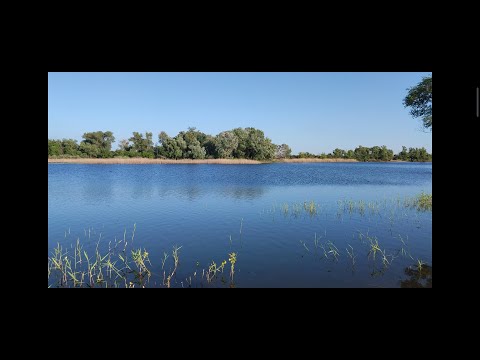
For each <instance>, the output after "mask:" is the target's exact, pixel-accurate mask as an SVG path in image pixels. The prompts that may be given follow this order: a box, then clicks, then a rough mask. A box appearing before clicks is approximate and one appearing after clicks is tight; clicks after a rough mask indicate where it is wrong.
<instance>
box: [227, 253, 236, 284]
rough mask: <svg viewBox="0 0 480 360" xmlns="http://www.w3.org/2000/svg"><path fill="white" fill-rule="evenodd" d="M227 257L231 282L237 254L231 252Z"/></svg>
mask: <svg viewBox="0 0 480 360" xmlns="http://www.w3.org/2000/svg"><path fill="white" fill-rule="evenodd" d="M228 256H229V258H228V261H229V262H230V278H231V279H232V282H233V275H234V274H235V263H236V262H237V253H234V252H232V253H230V254H228Z"/></svg>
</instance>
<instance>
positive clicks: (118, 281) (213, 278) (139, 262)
mask: <svg viewBox="0 0 480 360" xmlns="http://www.w3.org/2000/svg"><path fill="white" fill-rule="evenodd" d="M388 209H390V210H392V209H393V210H395V209H400V210H402V209H403V210H402V211H401V212H400V214H401V216H402V217H405V211H406V210H410V211H413V212H414V213H415V212H416V211H419V212H425V211H432V194H427V193H423V192H422V193H421V194H419V195H417V196H413V197H405V198H403V199H401V198H397V199H391V200H382V201H369V202H367V201H364V200H357V201H355V200H340V201H338V213H337V215H342V214H344V213H347V214H350V215H353V214H359V215H360V216H362V217H363V216H368V215H370V216H374V215H380V214H381V215H380V216H381V217H382V216H383V214H385V213H386V214H387V216H388V213H389V212H388V211H386V212H385V210H388ZM275 210H276V206H274V207H273V209H272V212H275ZM279 210H280V212H281V214H283V215H284V216H285V217H289V216H292V217H293V218H298V217H299V216H301V215H304V216H305V217H306V218H307V219H308V218H310V219H311V220H314V219H315V218H317V217H319V215H321V214H322V206H321V204H320V203H317V202H315V201H313V200H309V201H307V200H306V201H303V202H297V203H286V202H285V203H283V204H281V205H280V206H279ZM380 211H382V213H380ZM325 215H327V214H325ZM342 216H343V215H342ZM386 220H388V219H386ZM390 221H391V220H390ZM135 231H136V225H134V227H133V231H132V233H131V235H130V236H127V231H126V230H125V231H124V233H123V238H122V239H120V240H117V239H115V240H114V241H109V242H108V243H107V242H106V241H105V240H102V235H101V233H100V236H99V239H98V241H97V242H96V243H93V246H94V249H93V251H92V249H90V250H89V251H87V249H86V248H85V244H82V243H81V242H80V239H77V240H76V242H75V243H73V244H70V246H66V245H65V244H64V245H60V244H57V246H56V247H54V248H53V249H52V250H51V251H50V253H49V256H48V287H60V288H65V287H88V288H92V287H102V288H103V287H104V288H111V287H116V288H118V287H124V288H136V287H140V288H145V287H165V288H173V287H236V284H235V279H236V272H237V271H238V270H237V265H238V259H239V251H238V250H236V251H232V250H233V249H232V250H230V251H229V252H226V255H225V257H223V259H222V258H220V259H217V260H211V261H210V262H209V263H208V265H207V266H206V267H204V268H202V267H201V266H200V263H199V262H198V261H195V263H192V264H185V263H182V262H181V260H180V258H181V252H180V250H182V251H185V249H184V247H183V246H178V245H173V247H172V248H171V249H170V251H164V252H163V256H162V257H160V258H159V257H158V256H155V258H156V259H157V260H158V259H159V263H158V264H152V262H151V260H150V255H151V254H150V252H149V251H147V249H145V248H134V247H133V244H134V240H135ZM242 231H243V218H242V219H241V222H240V230H239V240H240V241H242ZM68 233H70V230H69V231H68ZM87 234H88V239H90V235H91V232H90V229H89V230H88V232H87V231H86V230H85V236H86V237H87ZM66 237H67V232H65V238H66ZM392 238H393V239H394V240H393V241H391V240H390V241H389V242H387V243H385V242H382V241H381V239H379V237H377V236H374V235H372V234H371V233H370V231H369V230H368V229H367V230H366V231H365V230H356V232H355V233H354V234H353V235H352V239H351V240H352V241H348V242H345V243H344V245H343V246H341V245H339V244H338V242H337V243H336V241H335V240H333V239H329V236H327V230H326V229H325V231H322V232H321V233H317V232H314V233H313V235H312V237H311V238H310V239H305V238H304V239H299V242H300V251H301V252H303V255H302V257H304V256H305V257H310V258H311V257H312V256H313V259H315V260H317V261H318V260H324V261H327V262H326V264H328V263H330V262H332V263H335V264H338V263H340V264H345V265H347V266H348V270H349V271H352V272H356V271H358V270H357V267H358V268H359V269H365V264H366V265H367V267H368V268H369V269H370V271H371V272H370V275H371V276H372V277H376V276H379V275H383V274H384V273H385V272H386V271H387V270H388V269H390V268H391V267H392V266H394V265H395V268H396V269H397V270H396V271H398V269H399V266H405V265H406V264H408V263H410V264H412V265H410V266H408V267H406V268H403V269H404V273H405V275H407V276H408V277H409V278H408V279H404V280H400V286H401V287H431V286H432V278H431V264H427V263H426V262H425V261H424V260H422V259H419V258H416V257H414V256H413V255H412V252H411V246H410V243H411V240H409V237H408V235H407V236H402V235H400V234H398V233H396V234H395V233H392ZM355 239H358V240H357V241H358V242H355ZM100 243H101V245H102V246H100ZM232 243H233V239H232V235H230V236H229V244H230V248H232ZM90 246H92V243H90ZM398 258H403V259H404V260H403V262H398V261H399V260H397V259H398ZM405 262H407V263H405ZM240 270H241V269H240Z"/></svg>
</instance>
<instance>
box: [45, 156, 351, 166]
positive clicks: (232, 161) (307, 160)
mask: <svg viewBox="0 0 480 360" xmlns="http://www.w3.org/2000/svg"><path fill="white" fill-rule="evenodd" d="M317 162H318V163H336V162H342V163H344V162H358V161H357V160H354V159H315V158H305V159H279V160H273V161H257V160H249V159H196V160H192V159H181V160H173V159H147V158H128V159H124V158H107V159H90V158H73V159H69V158H66V159H48V163H49V164H221V165H258V164H274V163H317Z"/></svg>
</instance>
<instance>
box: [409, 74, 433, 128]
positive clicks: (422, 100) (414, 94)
mask: <svg viewBox="0 0 480 360" xmlns="http://www.w3.org/2000/svg"><path fill="white" fill-rule="evenodd" d="M407 90H408V94H407V96H406V97H405V99H403V105H405V107H410V108H411V110H410V115H412V116H413V117H414V118H421V119H422V121H423V126H424V127H425V128H426V129H430V131H431V130H432V76H431V75H430V76H426V77H423V78H422V81H420V82H419V83H418V84H417V85H415V86H413V87H411V88H409V89H407Z"/></svg>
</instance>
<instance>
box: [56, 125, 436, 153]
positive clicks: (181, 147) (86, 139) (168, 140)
mask: <svg viewBox="0 0 480 360" xmlns="http://www.w3.org/2000/svg"><path fill="white" fill-rule="evenodd" d="M82 138H83V140H82V141H81V142H80V143H78V142H77V141H76V140H73V139H63V140H55V139H48V156H49V157H83V158H113V157H143V158H152V159H153V158H162V159H176V160H177V159H218V158H221V159H252V160H260V161H269V160H273V159H285V158H320V159H332V158H337V159H338V158H341V159H355V160H358V161H391V160H403V161H431V160H432V155H431V154H429V153H428V152H427V150H426V149H425V148H420V149H418V148H410V149H408V150H407V148H406V147H405V146H404V147H403V149H402V151H401V152H399V153H398V154H394V152H393V150H391V149H388V148H387V147H386V146H385V145H384V146H373V147H371V148H368V147H364V146H358V147H357V148H356V149H354V150H342V149H338V148H337V149H335V150H333V152H331V153H329V154H325V153H322V154H319V155H314V154H311V153H308V152H300V153H299V154H298V155H292V150H291V148H290V147H289V146H288V145H287V144H281V145H275V144H273V143H272V141H271V140H270V139H269V138H268V137H265V135H264V133H263V131H262V130H258V129H255V128H253V127H248V128H236V129H233V130H229V131H222V132H221V133H219V134H217V135H215V136H212V135H207V134H204V133H203V132H201V131H198V130H197V129H196V128H193V127H190V128H188V130H187V131H180V132H179V133H178V134H177V135H176V136H174V137H170V136H169V135H168V134H167V133H165V132H164V131H162V132H160V134H159V135H158V142H157V144H154V142H153V133H151V132H146V133H145V134H142V133H139V132H136V131H135V132H133V134H132V137H130V138H129V139H122V140H120V141H119V144H118V149H116V150H112V144H113V143H114V142H115V137H114V136H113V133H112V132H111V131H105V132H103V131H95V132H87V133H84V134H83V135H82Z"/></svg>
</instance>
